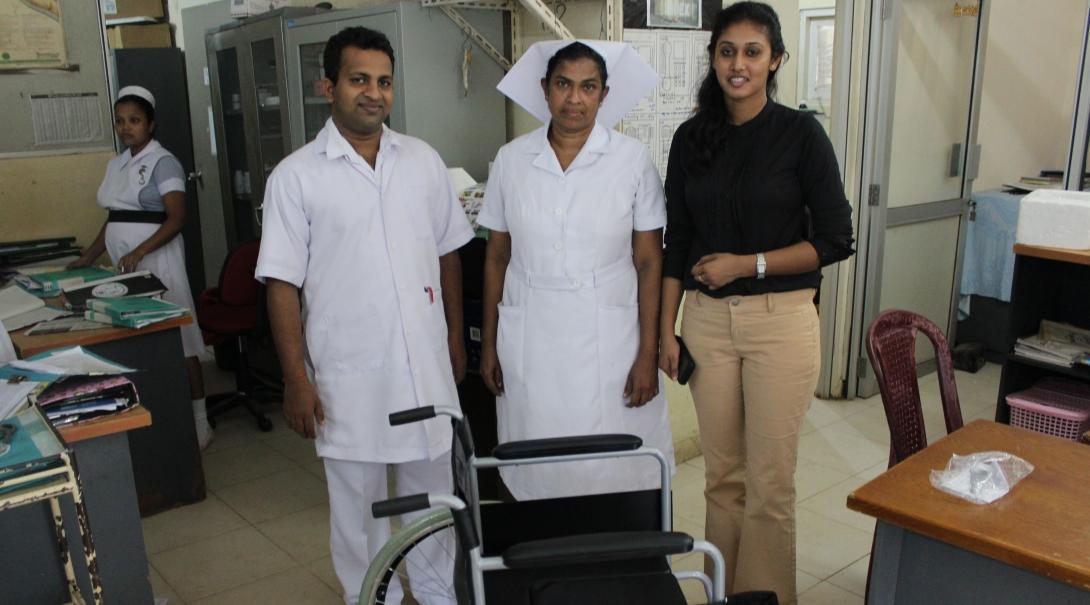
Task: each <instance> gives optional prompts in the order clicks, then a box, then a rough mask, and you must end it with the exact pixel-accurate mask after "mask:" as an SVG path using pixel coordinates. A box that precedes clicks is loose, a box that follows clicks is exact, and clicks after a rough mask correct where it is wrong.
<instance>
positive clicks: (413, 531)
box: [359, 508, 457, 605]
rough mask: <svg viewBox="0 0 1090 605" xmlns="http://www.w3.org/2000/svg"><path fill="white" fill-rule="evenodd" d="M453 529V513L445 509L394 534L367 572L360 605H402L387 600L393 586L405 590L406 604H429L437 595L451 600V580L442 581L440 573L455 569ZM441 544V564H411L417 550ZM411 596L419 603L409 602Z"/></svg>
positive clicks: (431, 561) (428, 562)
mask: <svg viewBox="0 0 1090 605" xmlns="http://www.w3.org/2000/svg"><path fill="white" fill-rule="evenodd" d="M453 526H454V520H453V518H452V517H451V514H450V510H448V509H445V508H444V509H440V510H436V511H433V512H430V513H427V514H425V515H424V516H422V517H420V518H418V519H416V520H414V521H413V522H412V523H409V524H408V525H406V526H404V527H402V528H401V529H400V530H399V531H397V532H395V533H394V534H393V535H392V536H391V537H390V541H389V542H387V543H386V544H385V545H384V546H383V547H382V549H381V550H379V552H378V554H377V555H375V558H374V560H373V561H371V566H370V567H368V568H367V575H365V576H364V578H363V586H362V587H361V588H360V601H359V602H360V605H401V603H394V602H393V601H387V600H386V599H387V591H388V590H389V588H390V586H391V585H392V584H393V583H394V582H398V583H400V585H401V586H402V587H404V589H405V590H404V591H405V596H406V599H405V603H413V602H419V603H427V602H428V598H427V597H428V596H429V595H435V596H436V597H438V600H440V601H442V600H449V599H451V598H452V595H453V590H454V589H453V585H452V578H451V577H443V574H441V573H440V571H439V570H446V569H453V563H454V558H455V549H456V548H457V546H456V543H455V540H454V528H453ZM441 540H443V541H446V545H445V546H444V547H443V548H438V549H434V550H438V551H441V555H440V556H441V557H442V560H439V561H435V560H426V561H425V562H424V563H423V564H420V563H417V564H412V562H410V561H409V560H408V555H409V553H410V552H411V551H413V550H414V549H418V548H420V547H421V546H424V545H435V544H442V543H443V542H441ZM417 553H419V551H417ZM414 558H415V557H414ZM410 574H411V575H412V578H411V579H410ZM410 594H411V595H412V598H415V599H416V601H413V600H411V599H410V598H409V595H410Z"/></svg>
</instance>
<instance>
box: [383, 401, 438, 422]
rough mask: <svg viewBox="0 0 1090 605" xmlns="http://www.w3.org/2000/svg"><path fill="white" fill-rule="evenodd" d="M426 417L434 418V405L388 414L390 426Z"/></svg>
mask: <svg viewBox="0 0 1090 605" xmlns="http://www.w3.org/2000/svg"><path fill="white" fill-rule="evenodd" d="M428 418H435V406H433V405H429V406H425V407H420V408H412V409H409V410H402V411H400V412H394V413H393V414H390V426H399V425H402V424H409V423H410V422H420V421H421V420H427V419H428Z"/></svg>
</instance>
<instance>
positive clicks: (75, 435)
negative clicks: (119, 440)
mask: <svg viewBox="0 0 1090 605" xmlns="http://www.w3.org/2000/svg"><path fill="white" fill-rule="evenodd" d="M145 426H151V413H150V412H148V410H147V408H145V407H144V406H142V405H137V406H135V407H133V408H131V409H128V410H125V411H124V412H121V413H120V414H110V415H108V416H99V417H98V418H95V419H94V420H89V421H87V422H78V423H76V424H69V425H67V426H62V427H61V428H59V429H57V432H58V433H60V434H61V437H63V438H64V442H65V443H67V444H68V445H72V444H74V443H76V442H79V441H86V440H88V439H94V438H95V437H103V436H105V435H112V434H114V433H122V432H125V431H131V430H132V429H139V428H143V427H145Z"/></svg>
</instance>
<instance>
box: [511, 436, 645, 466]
mask: <svg viewBox="0 0 1090 605" xmlns="http://www.w3.org/2000/svg"><path fill="white" fill-rule="evenodd" d="M642 445H643V440H642V439H640V438H639V437H637V436H635V435H621V434H616V435H581V436H578V437H554V438H552V439H528V440H526V441H508V442H507V443H501V444H499V445H497V446H496V447H495V448H494V449H493V450H492V456H493V457H495V458H497V459H499V460H514V459H517V458H547V457H549V456H574V455H578V454H601V453H608V452H627V451H631V450H637V449H639V448H640V447H641V446H642Z"/></svg>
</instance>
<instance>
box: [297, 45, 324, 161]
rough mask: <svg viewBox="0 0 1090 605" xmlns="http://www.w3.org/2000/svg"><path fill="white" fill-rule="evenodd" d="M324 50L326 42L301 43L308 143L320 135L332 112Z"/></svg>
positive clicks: (300, 79)
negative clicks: (326, 89)
mask: <svg viewBox="0 0 1090 605" xmlns="http://www.w3.org/2000/svg"><path fill="white" fill-rule="evenodd" d="M323 50H325V42H315V43H313V44H300V45H299V67H300V72H302V73H301V77H300V78H299V85H300V86H302V87H303V136H304V137H305V138H304V142H306V143H309V142H310V141H313V140H314V137H316V136H318V131H320V130H321V129H322V127H323V126H325V122H326V120H327V119H328V118H329V114H330V106H329V101H327V100H326V98H325V69H324V67H323V64H322V51H323ZM297 98H298V97H297Z"/></svg>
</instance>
